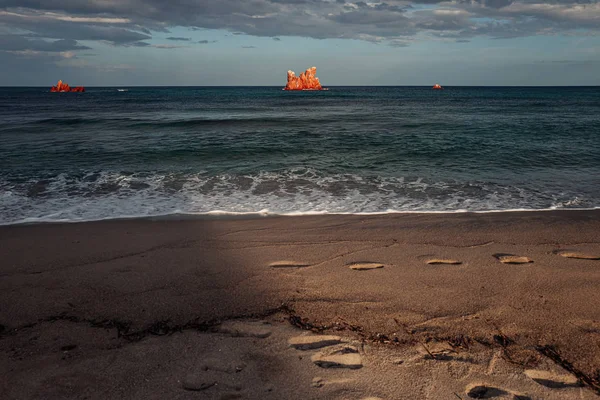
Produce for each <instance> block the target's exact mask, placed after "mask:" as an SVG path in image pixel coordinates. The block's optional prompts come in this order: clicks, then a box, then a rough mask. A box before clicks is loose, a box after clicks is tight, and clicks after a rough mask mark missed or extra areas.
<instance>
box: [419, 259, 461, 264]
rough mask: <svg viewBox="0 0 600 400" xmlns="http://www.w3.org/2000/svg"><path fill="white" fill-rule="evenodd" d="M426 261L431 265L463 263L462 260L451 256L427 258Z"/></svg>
mask: <svg viewBox="0 0 600 400" xmlns="http://www.w3.org/2000/svg"><path fill="white" fill-rule="evenodd" d="M426 263H427V264H429V265H442V264H446V265H460V264H462V261H458V260H452V259H449V258H433V259H431V260H427V261H426Z"/></svg>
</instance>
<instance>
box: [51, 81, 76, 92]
mask: <svg viewBox="0 0 600 400" xmlns="http://www.w3.org/2000/svg"><path fill="white" fill-rule="evenodd" d="M50 91H51V92H52V93H66V92H85V88H84V87H83V86H77V87H74V88H72V87H70V86H69V85H68V84H66V83H63V81H58V84H57V85H56V86H52V88H51V89H50Z"/></svg>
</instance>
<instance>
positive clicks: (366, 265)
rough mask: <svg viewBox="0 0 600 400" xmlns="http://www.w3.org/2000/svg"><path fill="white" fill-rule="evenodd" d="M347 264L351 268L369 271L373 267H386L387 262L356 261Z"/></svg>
mask: <svg viewBox="0 0 600 400" xmlns="http://www.w3.org/2000/svg"><path fill="white" fill-rule="evenodd" d="M347 265H348V268H350V269H352V270H354V271H368V270H371V269H380V268H384V267H385V264H382V263H376V262H371V261H361V262H354V263H351V264H347Z"/></svg>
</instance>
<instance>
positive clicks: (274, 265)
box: [269, 260, 311, 268]
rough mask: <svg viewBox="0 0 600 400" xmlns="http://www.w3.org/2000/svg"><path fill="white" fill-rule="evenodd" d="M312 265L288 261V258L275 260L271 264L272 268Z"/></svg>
mask: <svg viewBox="0 0 600 400" xmlns="http://www.w3.org/2000/svg"><path fill="white" fill-rule="evenodd" d="M310 266H311V265H310V264H307V263H303V262H298V261H287V260H283V261H274V262H272V263H270V264H269V267H271V268H306V267H310Z"/></svg>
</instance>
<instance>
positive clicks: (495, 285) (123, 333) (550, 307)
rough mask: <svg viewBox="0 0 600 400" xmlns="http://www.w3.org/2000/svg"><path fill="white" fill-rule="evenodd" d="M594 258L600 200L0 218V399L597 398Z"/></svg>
mask: <svg viewBox="0 0 600 400" xmlns="http://www.w3.org/2000/svg"><path fill="white" fill-rule="evenodd" d="M599 255H600V211H562V212H515V213H491V214H398V215H380V216H314V217H311V216H304V217H271V218H253V219H204V220H121V221H105V222H91V223H78V224H40V225H29V226H9V227H0V260H2V262H1V263H0V305H1V306H0V324H1V326H0V332H1V333H0V354H1V355H0V393H3V394H4V395H3V398H7V399H26V398H52V399H54V398H88V399H90V398H91V399H95V398H111V399H113V398H114V399H117V398H169V399H179V398H182V399H187V398H199V399H235V398H240V399H317V398H319V399H321V398H323V399H357V400H358V399H367V398H380V399H457V398H460V399H471V398H494V399H527V398H529V399H571V398H572V399H593V398H597V397H598V394H600V260H597V259H594V258H597V257H598V256H599ZM318 335H327V336H328V337H326V338H321V337H319V336H318ZM298 336H309V337H308V338H306V337H301V338H298ZM332 336H333V337H334V338H332ZM299 343H300V344H299ZM307 343H308V344H307ZM307 346H308V348H306V347H307Z"/></svg>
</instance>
